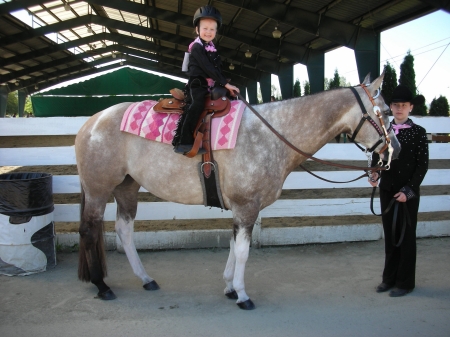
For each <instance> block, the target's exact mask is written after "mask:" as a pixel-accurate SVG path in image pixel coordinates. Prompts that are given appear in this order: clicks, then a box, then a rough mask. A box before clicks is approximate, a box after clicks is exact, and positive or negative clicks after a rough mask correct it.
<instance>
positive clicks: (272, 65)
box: [0, 15, 279, 74]
mask: <svg viewBox="0 0 450 337" xmlns="http://www.w3.org/2000/svg"><path fill="white" fill-rule="evenodd" d="M91 23H95V24H98V25H102V26H106V27H114V28H116V29H120V30H124V31H129V32H132V33H136V34H139V35H145V36H151V37H152V38H155V39H159V40H163V41H167V42H171V43H178V44H182V45H185V46H186V45H188V44H189V43H190V42H192V39H191V38H185V37H182V36H179V35H178V36H177V35H175V34H170V33H165V32H161V31H157V30H155V29H152V28H146V27H141V26H136V25H133V24H129V23H125V22H122V21H118V20H112V19H109V18H103V17H99V16H96V15H86V16H83V17H79V18H75V19H71V20H67V21H64V22H60V23H56V24H53V25H48V26H43V27H39V28H36V29H34V30H28V31H26V32H22V33H18V34H14V35H10V36H7V37H4V38H1V39H0V47H1V46H4V45H8V44H12V43H17V42H21V41H26V40H27V39H30V38H32V37H36V36H40V35H44V34H48V33H53V32H58V31H62V30H66V29H71V28H74V27H79V26H82V25H85V24H91ZM110 35H112V34H110ZM118 35H120V34H118ZM105 38H106V39H108V37H107V36H106V37H105ZM93 39H96V38H95V37H93ZM153 45H154V46H156V45H155V44H153ZM148 47H149V46H147V48H148ZM159 48H161V49H162V50H158V51H155V52H163V51H164V52H165V53H166V54H167V55H172V54H173V52H174V50H173V49H171V48H167V47H166V48H162V47H159ZM179 52H180V51H179ZM244 54H245V53H244V52H241V51H236V50H234V49H229V48H222V52H221V56H222V57H224V58H228V59H233V60H236V61H238V62H235V63H241V64H242V63H243V64H244V65H245V66H246V67H250V68H254V69H260V71H262V70H261V69H264V71H267V72H270V73H274V74H277V73H278V69H279V63H278V61H277V60H271V59H267V58H262V57H259V58H257V59H256V58H253V59H251V60H249V59H246V58H245V55H244ZM180 58H181V59H182V56H181V57H180ZM239 61H240V62H239Z"/></svg>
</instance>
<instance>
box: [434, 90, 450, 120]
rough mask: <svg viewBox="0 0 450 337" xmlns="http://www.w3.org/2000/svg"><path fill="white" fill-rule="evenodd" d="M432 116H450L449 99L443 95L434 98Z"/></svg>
mask: <svg viewBox="0 0 450 337" xmlns="http://www.w3.org/2000/svg"><path fill="white" fill-rule="evenodd" d="M430 116H444V117H449V116H450V113H449V105H448V101H447V97H445V96H442V95H441V96H439V98H434V99H433V101H431V104H430Z"/></svg>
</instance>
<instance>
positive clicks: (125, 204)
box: [75, 74, 400, 310]
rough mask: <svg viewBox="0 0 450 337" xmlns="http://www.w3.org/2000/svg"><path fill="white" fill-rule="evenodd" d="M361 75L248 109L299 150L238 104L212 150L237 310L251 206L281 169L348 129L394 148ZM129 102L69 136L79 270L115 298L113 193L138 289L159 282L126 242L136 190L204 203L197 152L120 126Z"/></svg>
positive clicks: (246, 301) (379, 101) (374, 86)
mask: <svg viewBox="0 0 450 337" xmlns="http://www.w3.org/2000/svg"><path fill="white" fill-rule="evenodd" d="M369 76H370V74H369V75H367V77H366V79H365V80H364V82H363V83H364V84H365V85H360V86H356V87H353V89H352V90H353V91H355V94H354V93H352V91H351V90H350V89H351V88H350V89H349V88H340V89H335V90H331V91H324V92H321V93H317V94H314V95H309V96H303V97H297V98H291V99H288V100H284V101H277V102H271V103H265V104H260V105H257V106H255V107H254V108H256V109H257V110H258V113H259V114H260V116H261V117H262V118H263V119H264V120H265V121H266V122H267V123H268V124H270V126H271V127H273V129H275V130H277V131H278V132H279V133H280V134H282V136H283V137H284V138H285V139H287V140H288V141H289V142H290V143H291V145H293V146H295V147H296V148H298V149H300V150H301V151H304V152H300V153H299V152H298V151H294V150H293V149H292V148H291V147H289V146H287V144H286V143H285V142H282V141H280V139H279V138H278V137H277V136H276V135H275V133H274V132H272V131H271V130H270V129H269V128H268V127H267V125H264V123H262V122H261V120H260V119H259V118H257V116H256V115H255V114H254V113H252V111H251V110H250V109H249V107H247V108H245V110H244V112H243V115H242V119H241V124H240V127H239V134H238V136H237V140H236V146H235V148H234V149H230V150H220V151H215V152H214V158H215V161H216V162H217V163H218V166H219V168H220V169H219V182H220V190H221V193H222V198H223V203H224V205H225V207H226V208H227V209H229V210H231V211H232V214H233V232H232V236H231V239H230V252H229V256H228V260H227V262H226V266H225V270H224V273H223V278H224V281H225V290H224V293H225V295H226V296H227V297H229V298H232V299H236V303H237V304H238V306H239V307H240V308H241V309H245V310H251V309H254V308H255V305H254V303H253V301H252V300H251V299H250V298H249V296H248V295H247V293H246V290H245V284H244V272H245V265H246V262H247V259H248V256H249V246H250V242H251V235H252V229H253V225H254V223H255V221H256V219H257V217H258V214H259V212H260V211H261V210H262V209H264V208H265V207H267V206H269V205H270V204H272V203H273V202H275V201H276V200H277V198H278V197H279V196H280V194H281V191H282V186H283V183H284V181H285V179H286V177H287V176H288V175H289V173H290V172H292V171H293V170H294V168H295V167H297V166H299V165H300V164H301V163H302V162H304V161H305V160H306V159H307V158H308V156H307V155H306V153H309V154H314V153H315V152H317V151H318V150H319V149H320V148H321V147H323V146H324V145H325V144H326V143H327V142H329V141H330V140H332V139H333V138H334V137H335V136H336V135H338V134H341V133H346V134H348V135H349V137H350V136H351V135H353V136H356V137H355V138H356V141H357V142H359V143H360V144H362V145H364V146H366V147H367V148H369V147H374V149H373V150H374V151H375V152H381V154H380V155H381V156H382V157H383V156H384V158H386V157H387V155H388V151H381V150H382V149H383V150H384V148H386V146H385V145H387V141H386V138H388V139H389V138H390V145H389V148H390V149H391V153H390V154H389V155H392V157H393V158H396V157H397V156H398V153H399V152H400V144H399V142H398V140H397V138H396V137H395V135H394V133H393V131H392V130H390V129H389V125H390V122H389V119H388V118H387V116H386V114H385V113H384V112H382V111H379V113H380V116H379V117H378V118H376V117H375V114H374V112H373V111H372V110H373V109H374V106H373V105H375V104H376V107H377V108H378V107H381V108H378V109H379V110H383V111H387V110H388V107H387V105H386V104H385V102H384V100H383V98H382V97H381V95H379V87H380V85H381V83H382V80H383V76H384V74H382V75H381V76H379V77H378V78H377V79H376V80H374V81H373V82H372V83H370V77H369ZM364 88H365V89H364ZM363 89H364V90H363ZM365 90H366V91H365ZM374 94H376V95H374ZM355 95H356V96H359V100H360V101H361V103H360V104H363V105H364V107H366V108H367V110H368V111H369V112H368V115H369V116H370V115H372V116H374V119H373V120H372V122H371V123H369V122H366V121H365V120H363V122H361V123H360V120H361V118H362V116H363V115H364V114H363V113H362V106H361V105H360V104H358V103H357V101H358V97H355ZM130 104H131V103H120V104H117V105H114V106H112V107H109V108H107V109H105V110H103V111H101V112H99V113H97V114H95V115H94V116H92V117H91V118H89V119H88V120H87V121H86V123H85V124H84V125H83V126H82V127H81V129H80V131H79V132H78V134H77V136H76V140H75V151H76V161H77V167H78V173H79V178H80V183H81V207H80V226H79V234H80V245H79V264H78V277H79V279H80V280H81V281H84V282H91V283H93V284H94V285H95V286H97V288H98V297H99V298H100V299H103V300H112V299H115V298H116V295H115V294H114V292H113V291H112V290H111V289H110V288H109V287H108V286H107V285H106V283H105V282H104V278H105V276H106V262H105V250H104V242H103V214H104V211H105V207H106V203H107V201H108V198H109V197H110V196H111V194H112V195H113V196H114V198H115V200H116V203H117V216H116V222H115V230H116V233H117V234H118V236H119V238H120V240H121V241H122V244H123V248H124V251H125V253H126V255H127V258H128V260H129V263H130V264H131V267H132V269H133V272H134V274H135V275H136V276H138V277H139V278H140V279H141V280H142V283H143V287H144V289H146V290H157V289H159V285H158V283H157V282H156V281H155V280H154V279H153V278H151V277H150V276H149V275H148V274H147V272H146V271H145V269H144V266H143V265H142V263H141V260H140V258H139V256H138V253H137V251H136V247H135V245H134V243H133V229H134V219H135V217H136V212H137V204H138V190H139V188H140V187H141V186H143V187H144V188H145V189H146V190H147V191H149V192H150V193H152V194H154V195H155V196H157V197H159V198H161V199H165V200H167V201H171V202H176V203H182V204H189V205H202V204H203V200H204V199H203V191H202V186H201V184H200V182H199V177H198V162H199V160H200V157H198V156H196V157H194V158H187V157H185V156H183V155H180V154H176V153H174V152H173V150H172V147H171V146H170V145H168V144H163V143H159V142H154V141H148V140H146V139H144V138H141V137H136V136H135V135H132V134H129V133H125V132H121V131H120V130H119V127H120V124H121V121H122V117H123V115H124V112H125V111H126V109H127V107H128V106H129V105H130ZM366 115H367V114H366ZM374 120H375V122H374ZM380 129H384V130H385V134H384V135H381V136H380V132H379V130H380ZM386 130H388V131H386ZM356 132H357V134H356ZM377 144H378V145H377ZM301 153H304V154H301ZM389 159H390V158H389Z"/></svg>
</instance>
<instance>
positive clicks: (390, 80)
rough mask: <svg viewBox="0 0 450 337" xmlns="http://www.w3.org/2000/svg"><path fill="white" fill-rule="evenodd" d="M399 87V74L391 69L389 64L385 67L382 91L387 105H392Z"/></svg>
mask: <svg viewBox="0 0 450 337" xmlns="http://www.w3.org/2000/svg"><path fill="white" fill-rule="evenodd" d="M397 85H398V84H397V73H396V71H395V69H394V68H392V67H391V65H390V63H389V62H387V63H386V65H385V66H384V78H383V86H382V89H381V94H382V95H383V98H384V101H385V102H386V104H391V101H392V93H393V92H394V89H395V88H396V87H397Z"/></svg>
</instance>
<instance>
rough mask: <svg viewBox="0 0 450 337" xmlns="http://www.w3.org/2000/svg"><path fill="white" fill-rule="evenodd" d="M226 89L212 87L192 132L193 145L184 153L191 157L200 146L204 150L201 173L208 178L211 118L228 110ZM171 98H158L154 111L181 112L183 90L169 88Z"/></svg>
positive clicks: (228, 101)
mask: <svg viewBox="0 0 450 337" xmlns="http://www.w3.org/2000/svg"><path fill="white" fill-rule="evenodd" d="M227 92H228V90H227V89H225V88H222V87H214V88H212V89H211V93H210V95H209V96H207V97H206V100H205V108H204V110H203V112H202V114H201V115H200V118H199V120H198V122H197V127H196V128H195V132H194V138H195V140H194V146H193V147H192V149H191V150H190V151H189V152H188V153H186V154H185V156H186V157H189V158H192V157H194V156H196V155H197V153H198V150H199V149H200V147H203V148H204V149H205V150H206V153H205V154H203V155H202V156H203V166H202V167H203V170H202V171H203V174H204V175H205V177H207V178H209V176H210V175H211V170H212V167H211V164H212V162H213V157H212V150H211V141H210V139H211V120H212V118H217V117H223V116H225V115H226V114H228V113H229V112H230V108H231V102H230V99H229V98H228V97H226V94H227ZM170 93H171V94H172V96H173V97H172V98H165V99H162V100H160V101H159V102H158V103H157V104H156V105H155V106H154V107H153V110H154V111H155V112H162V113H178V114H182V113H183V108H184V106H185V105H186V103H185V101H184V98H185V96H184V92H183V91H182V90H180V89H171V90H170Z"/></svg>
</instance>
